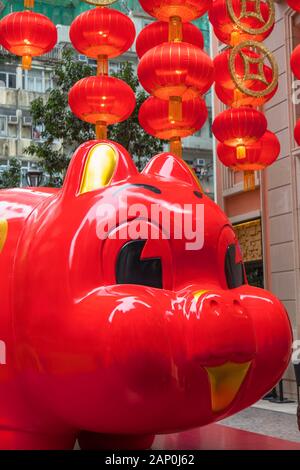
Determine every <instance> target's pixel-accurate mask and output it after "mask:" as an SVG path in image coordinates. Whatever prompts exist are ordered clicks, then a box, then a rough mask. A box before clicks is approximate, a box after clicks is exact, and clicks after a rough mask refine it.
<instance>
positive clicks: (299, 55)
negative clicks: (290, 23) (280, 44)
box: [291, 44, 300, 80]
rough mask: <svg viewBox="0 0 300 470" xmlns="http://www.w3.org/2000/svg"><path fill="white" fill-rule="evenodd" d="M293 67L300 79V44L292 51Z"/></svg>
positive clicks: (294, 72)
mask: <svg viewBox="0 0 300 470" xmlns="http://www.w3.org/2000/svg"><path fill="white" fill-rule="evenodd" d="M291 68H292V71H293V74H294V75H295V76H296V77H297V78H298V80H300V44H299V46H297V47H296V49H294V50H293V52H292V55H291Z"/></svg>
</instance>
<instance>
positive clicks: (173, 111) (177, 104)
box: [169, 96, 182, 123]
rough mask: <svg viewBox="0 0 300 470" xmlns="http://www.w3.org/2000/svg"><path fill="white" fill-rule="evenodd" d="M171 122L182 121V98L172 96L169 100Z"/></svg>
mask: <svg viewBox="0 0 300 470" xmlns="http://www.w3.org/2000/svg"><path fill="white" fill-rule="evenodd" d="M169 120H170V122H171V123H175V122H180V121H182V98H181V97H180V96H171V97H170V99H169Z"/></svg>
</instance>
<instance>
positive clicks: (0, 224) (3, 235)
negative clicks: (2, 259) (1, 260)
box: [0, 219, 8, 253]
mask: <svg viewBox="0 0 300 470" xmlns="http://www.w3.org/2000/svg"><path fill="white" fill-rule="evenodd" d="M7 233H8V223H7V220H3V219H0V253H1V251H2V250H3V248H4V245H5V242H6V239H7Z"/></svg>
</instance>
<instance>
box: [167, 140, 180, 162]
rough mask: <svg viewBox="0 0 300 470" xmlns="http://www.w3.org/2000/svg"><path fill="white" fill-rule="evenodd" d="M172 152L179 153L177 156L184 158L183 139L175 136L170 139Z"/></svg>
mask: <svg viewBox="0 0 300 470" xmlns="http://www.w3.org/2000/svg"><path fill="white" fill-rule="evenodd" d="M170 153H173V154H174V155H177V157H179V158H182V141H181V138H180V137H174V138H173V139H170Z"/></svg>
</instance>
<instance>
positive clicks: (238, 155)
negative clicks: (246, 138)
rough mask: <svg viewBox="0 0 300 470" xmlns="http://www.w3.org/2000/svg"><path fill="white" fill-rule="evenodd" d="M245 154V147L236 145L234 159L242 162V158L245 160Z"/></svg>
mask: <svg viewBox="0 0 300 470" xmlns="http://www.w3.org/2000/svg"><path fill="white" fill-rule="evenodd" d="M246 152H247V151H246V147H245V145H238V146H237V148H236V159H237V160H243V159H244V158H246V156H247V154H246Z"/></svg>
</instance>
